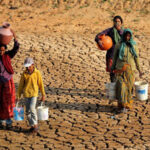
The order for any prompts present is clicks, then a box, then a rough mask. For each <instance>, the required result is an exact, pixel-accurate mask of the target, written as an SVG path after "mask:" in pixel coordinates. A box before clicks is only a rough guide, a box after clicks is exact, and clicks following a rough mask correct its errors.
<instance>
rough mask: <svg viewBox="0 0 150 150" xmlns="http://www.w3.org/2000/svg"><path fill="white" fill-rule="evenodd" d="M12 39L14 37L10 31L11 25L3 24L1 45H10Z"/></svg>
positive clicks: (0, 33)
mask: <svg viewBox="0 0 150 150" xmlns="http://www.w3.org/2000/svg"><path fill="white" fill-rule="evenodd" d="M12 37H13V33H12V32H11V30H10V25H9V24H3V26H2V27H0V44H3V45H7V44H9V43H10V41H11V39H12Z"/></svg>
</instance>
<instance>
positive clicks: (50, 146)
mask: <svg viewBox="0 0 150 150" xmlns="http://www.w3.org/2000/svg"><path fill="white" fill-rule="evenodd" d="M18 37H19V41H20V43H21V48H20V51H19V53H18V54H17V56H16V57H15V58H14V60H13V62H12V63H13V66H14V70H15V74H14V81H15V84H16V88H17V86H18V82H19V78H20V73H21V72H22V69H23V67H22V64H23V60H24V58H25V57H26V56H32V57H33V58H34V59H35V62H36V66H37V68H38V69H39V70H40V71H41V72H42V76H43V80H44V85H45V90H46V94H47V98H46V102H45V103H46V105H47V106H48V107H49V119H48V120H47V121H39V126H40V131H39V134H37V135H31V134H29V133H28V132H27V129H29V126H28V124H27V121H26V117H25V119H24V121H20V122H16V121H14V123H13V126H14V127H15V128H14V129H13V130H9V131H8V130H0V135H1V136H0V150H85V149H88V150H124V149H126V150H149V149H150V101H149V99H148V100H147V101H138V100H137V99H136V97H135V96H134V100H135V101H134V104H133V110H131V111H130V112H127V113H126V114H116V113H115V110H116V106H117V102H116V101H115V100H114V101H109V100H108V99H107V98H106V93H105V83H106V82H109V75H108V74H107V73H106V72H105V54H106V53H105V52H104V51H100V50H98V49H97V47H96V45H95V42H94V37H95V35H88V36H87V35H75V34H74V35H71V34H64V35H57V34H56V35H51V36H46V35H43V36H39V35H34V34H33V35H30V36H28V35H25V34H24V35H18ZM135 40H136V41H137V42H138V45H139V48H140V65H141V68H142V70H143V72H144V75H143V77H142V79H139V77H138V74H137V77H136V80H146V81H147V82H148V83H150V79H149V74H150V70H149V69H148V68H149V65H150V44H149V40H150V39H149V37H148V36H147V37H146V36H145V37H144V36H139V35H135ZM37 52H38V53H37ZM149 93H150V91H149ZM22 103H24V101H23V100H22Z"/></svg>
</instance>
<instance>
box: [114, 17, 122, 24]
mask: <svg viewBox="0 0 150 150" xmlns="http://www.w3.org/2000/svg"><path fill="white" fill-rule="evenodd" d="M116 19H120V21H121V23H122V24H123V19H122V18H121V16H115V17H114V19H113V21H114V22H115V20H116Z"/></svg>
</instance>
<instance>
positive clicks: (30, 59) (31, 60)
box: [24, 57, 34, 67]
mask: <svg viewBox="0 0 150 150" xmlns="http://www.w3.org/2000/svg"><path fill="white" fill-rule="evenodd" d="M32 64H34V61H33V59H32V58H30V57H27V58H26V59H25V61H24V66H25V67H30V66H31V65H32Z"/></svg>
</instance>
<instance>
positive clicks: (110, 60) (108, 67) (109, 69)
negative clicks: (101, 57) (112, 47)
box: [106, 58, 113, 72]
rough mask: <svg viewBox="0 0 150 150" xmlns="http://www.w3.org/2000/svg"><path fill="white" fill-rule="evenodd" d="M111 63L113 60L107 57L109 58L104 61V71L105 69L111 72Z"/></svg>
mask: <svg viewBox="0 0 150 150" xmlns="http://www.w3.org/2000/svg"><path fill="white" fill-rule="evenodd" d="M112 63H113V60H112V59H111V58H109V59H108V60H107V61H106V71H107V72H111V66H112Z"/></svg>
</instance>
